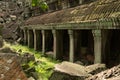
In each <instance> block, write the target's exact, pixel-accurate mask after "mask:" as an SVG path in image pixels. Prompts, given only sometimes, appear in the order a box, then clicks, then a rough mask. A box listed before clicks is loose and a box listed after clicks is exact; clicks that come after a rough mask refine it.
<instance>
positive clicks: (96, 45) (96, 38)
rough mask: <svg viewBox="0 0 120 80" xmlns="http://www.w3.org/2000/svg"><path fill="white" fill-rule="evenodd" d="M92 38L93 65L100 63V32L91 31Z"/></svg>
mask: <svg viewBox="0 0 120 80" xmlns="http://www.w3.org/2000/svg"><path fill="white" fill-rule="evenodd" d="M92 33H93V36H94V56H95V59H94V63H101V62H102V56H101V55H102V37H101V30H92Z"/></svg>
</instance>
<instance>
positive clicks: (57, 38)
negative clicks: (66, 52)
mask: <svg viewBox="0 0 120 80" xmlns="http://www.w3.org/2000/svg"><path fill="white" fill-rule="evenodd" d="M52 33H53V38H54V42H53V52H54V58H55V59H61V58H62V50H61V47H62V46H61V35H60V32H59V31H57V30H52Z"/></svg>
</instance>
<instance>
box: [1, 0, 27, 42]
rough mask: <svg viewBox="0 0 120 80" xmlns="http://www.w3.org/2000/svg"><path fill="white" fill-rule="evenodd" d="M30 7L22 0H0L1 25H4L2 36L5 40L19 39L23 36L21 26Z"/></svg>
mask: <svg viewBox="0 0 120 80" xmlns="http://www.w3.org/2000/svg"><path fill="white" fill-rule="evenodd" d="M28 8H29V5H28V4H27V3H26V2H25V1H22V0H19V1H18V0H16V1H12V0H9V1H7V2H6V1H5V0H2V1H0V25H2V26H3V29H2V36H3V38H4V39H5V40H9V41H12V40H17V39H18V38H19V37H20V36H21V34H20V26H21V25H22V23H23V21H24V19H25V12H26V11H27V10H28Z"/></svg>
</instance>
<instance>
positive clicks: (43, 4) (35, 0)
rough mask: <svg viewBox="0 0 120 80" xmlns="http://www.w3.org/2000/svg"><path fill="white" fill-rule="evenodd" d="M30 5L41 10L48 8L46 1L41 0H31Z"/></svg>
mask: <svg viewBox="0 0 120 80" xmlns="http://www.w3.org/2000/svg"><path fill="white" fill-rule="evenodd" d="M32 7H40V8H41V9H42V10H43V11H46V10H47V9H48V5H47V3H46V2H44V1H42V0H32Z"/></svg>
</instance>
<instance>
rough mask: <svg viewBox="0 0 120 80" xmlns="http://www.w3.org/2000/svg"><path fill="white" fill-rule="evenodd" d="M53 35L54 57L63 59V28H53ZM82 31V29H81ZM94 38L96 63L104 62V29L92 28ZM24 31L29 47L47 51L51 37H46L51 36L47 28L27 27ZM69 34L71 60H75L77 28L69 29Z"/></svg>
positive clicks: (25, 40) (25, 42) (25, 41)
mask: <svg viewBox="0 0 120 80" xmlns="http://www.w3.org/2000/svg"><path fill="white" fill-rule="evenodd" d="M51 31H52V35H53V57H54V58H55V59H61V58H62V57H61V56H62V55H63V56H64V54H63V52H62V48H61V47H62V46H63V44H62V43H64V42H62V40H61V36H62V35H61V32H60V31H62V30H51ZM81 31H82V30H81ZM91 31H92V34H93V38H94V63H101V62H102V44H103V43H102V31H101V30H98V29H95V30H91ZM23 32H24V44H27V45H28V47H30V48H34V49H35V50H40V51H42V52H43V53H45V52H46V44H47V42H48V40H49V39H46V36H49V34H46V33H47V30H35V29H33V30H32V29H26V30H23ZM67 32H68V35H69V61H71V62H74V59H75V57H74V54H75V46H76V42H75V40H76V37H75V30H67Z"/></svg>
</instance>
